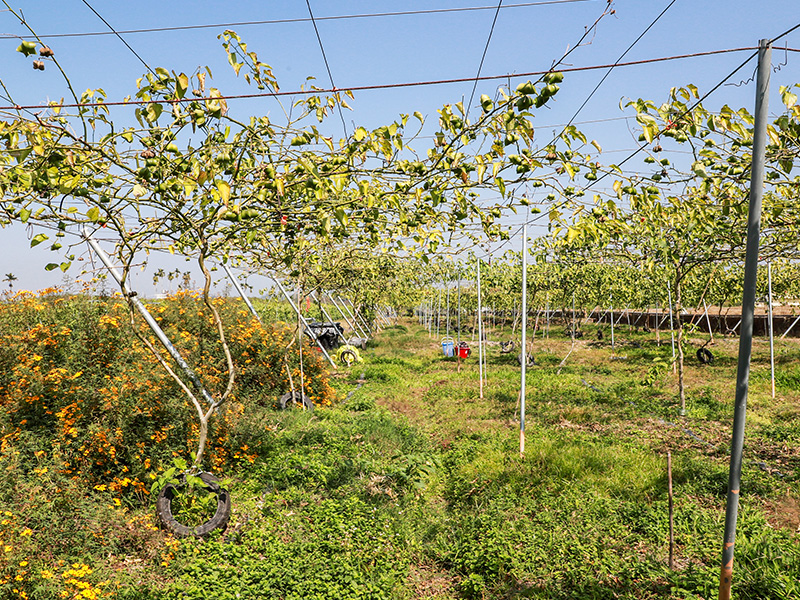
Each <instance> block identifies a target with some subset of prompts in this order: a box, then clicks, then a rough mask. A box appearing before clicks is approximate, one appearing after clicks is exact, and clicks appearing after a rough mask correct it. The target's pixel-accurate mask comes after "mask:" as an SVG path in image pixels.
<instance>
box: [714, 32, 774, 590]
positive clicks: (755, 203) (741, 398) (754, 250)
mask: <svg viewBox="0 0 800 600" xmlns="http://www.w3.org/2000/svg"><path fill="white" fill-rule="evenodd" d="M771 58H772V47H771V46H770V42H769V40H760V41H759V43H758V74H757V75H756V110H755V123H754V126H753V166H752V175H751V178H750V199H749V207H748V214H747V249H746V251H745V262H744V291H743V293H742V331H741V334H740V337H739V362H738V366H737V371H736V403H735V409H734V415H733V439H732V440H731V462H730V473H729V475H728V498H727V504H726V508H725V538H724V541H723V545H722V567H721V571H720V577H719V600H730V597H731V583H732V581H733V550H734V543H735V541H736V517H737V515H738V511H739V490H740V489H741V480H742V451H743V447H744V425H745V416H746V413H747V392H748V380H749V378H750V358H751V356H752V351H753V315H754V312H755V303H756V279H757V274H758V245H759V235H760V225H761V200H762V197H763V195H764V157H765V154H766V140H767V116H768V113H767V109H768V105H769V80H770V67H771V64H770V63H771Z"/></svg>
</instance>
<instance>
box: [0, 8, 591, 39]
mask: <svg viewBox="0 0 800 600" xmlns="http://www.w3.org/2000/svg"><path fill="white" fill-rule="evenodd" d="M595 1H596V0H542V1H539V2H520V3H517V4H506V5H505V6H503V8H504V9H510V8H527V7H531V6H545V5H552V4H574V3H578V2H595ZM494 9H495V6H494V5H492V6H465V7H455V8H434V9H428V10H408V11H394V12H382V13H364V14H352V15H331V16H327V17H316V20H317V21H334V20H347V19H366V18H385V17H404V16H417V15H433V14H445V13H458V12H473V11H484V10H494ZM309 21H311V19H309V18H303V17H300V18H295V19H270V20H264V21H238V22H232V23H209V24H202V25H177V26H173V27H150V28H142V29H126V30H120V31H119V32H115V33H116V34H117V35H119V34H120V33H124V34H134V33H161V32H170V31H189V30H194V29H218V28H225V29H227V28H230V27H242V26H250V25H280V24H284V23H307V22H309ZM100 35H114V33H112V32H110V31H90V32H78V33H51V34H45V35H40V36H39V37H41V38H68V37H89V36H100ZM18 38H19V36H17V35H9V34H7V35H0V39H18Z"/></svg>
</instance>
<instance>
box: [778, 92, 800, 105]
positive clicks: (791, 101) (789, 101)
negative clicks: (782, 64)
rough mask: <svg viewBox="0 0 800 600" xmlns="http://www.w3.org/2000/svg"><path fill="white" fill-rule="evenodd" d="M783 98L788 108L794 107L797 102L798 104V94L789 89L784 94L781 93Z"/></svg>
mask: <svg viewBox="0 0 800 600" xmlns="http://www.w3.org/2000/svg"><path fill="white" fill-rule="evenodd" d="M781 99H782V100H783V103H784V104H785V105H786V108H792V107H793V106H794V105H795V104H797V94H794V93H792V92H791V91H789V89H786V90H784V92H783V94H782V95H781Z"/></svg>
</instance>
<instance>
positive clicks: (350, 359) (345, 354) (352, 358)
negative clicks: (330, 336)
mask: <svg viewBox="0 0 800 600" xmlns="http://www.w3.org/2000/svg"><path fill="white" fill-rule="evenodd" d="M339 360H341V361H342V362H343V363H344V364H346V365H347V366H348V367H349V366H350V365H352V364H353V363H354V362H356V361H357V360H358V357H357V356H356V353H355V352H353V351H352V350H342V353H341V354H340V355H339Z"/></svg>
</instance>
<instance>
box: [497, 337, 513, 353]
mask: <svg viewBox="0 0 800 600" xmlns="http://www.w3.org/2000/svg"><path fill="white" fill-rule="evenodd" d="M514 346H515V344H514V340H508V341H507V342H500V354H510V353H512V352H513V351H514Z"/></svg>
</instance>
